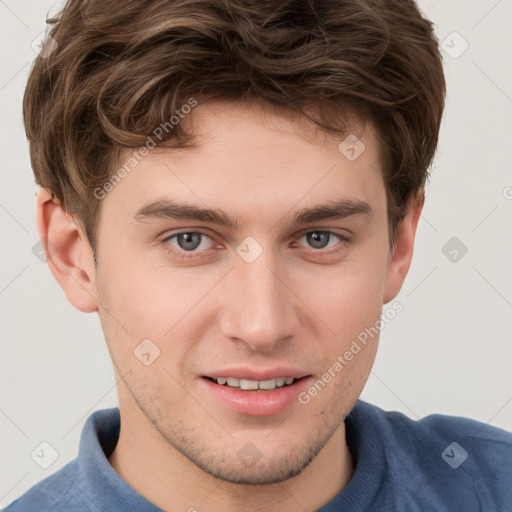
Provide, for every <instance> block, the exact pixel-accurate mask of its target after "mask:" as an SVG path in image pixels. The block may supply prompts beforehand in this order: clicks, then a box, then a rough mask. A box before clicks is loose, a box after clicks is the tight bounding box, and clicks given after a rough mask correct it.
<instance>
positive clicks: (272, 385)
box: [204, 375, 308, 391]
mask: <svg viewBox="0 0 512 512" xmlns="http://www.w3.org/2000/svg"><path fill="white" fill-rule="evenodd" d="M306 377H308V375H306V376H305V377H299V378H295V377H276V378H273V379H266V380H249V379H237V378H236V377H216V378H214V377H204V378H205V379H207V380H209V381H210V382H213V383H214V384H218V385H219V386H227V387H230V388H235V389H240V390H242V391H272V390H274V389H278V388H284V387H288V386H292V385H293V384H295V382H297V381H299V380H302V379H305V378H306Z"/></svg>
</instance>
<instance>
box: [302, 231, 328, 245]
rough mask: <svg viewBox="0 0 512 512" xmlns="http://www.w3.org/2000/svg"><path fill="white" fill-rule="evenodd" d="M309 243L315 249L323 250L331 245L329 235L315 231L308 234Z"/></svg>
mask: <svg viewBox="0 0 512 512" xmlns="http://www.w3.org/2000/svg"><path fill="white" fill-rule="evenodd" d="M307 237H308V243H310V244H311V245H312V246H313V247H314V248H315V249H322V248H323V247H325V246H326V245H327V244H328V243H329V233H327V232H325V231H314V232H312V233H308V235H307Z"/></svg>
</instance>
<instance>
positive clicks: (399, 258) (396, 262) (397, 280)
mask: <svg viewBox="0 0 512 512" xmlns="http://www.w3.org/2000/svg"><path fill="white" fill-rule="evenodd" d="M424 202H425V195H424V193H423V190H420V191H418V192H417V194H416V196H414V197H413V198H412V199H411V200H410V201H409V204H408V205H407V214H406V215H405V217H404V218H403V219H402V221H401V222H400V224H399V225H398V227H397V232H396V242H395V246H394V248H393V251H392V252H391V254H390V258H389V263H388V269H387V273H386V286H385V289H384V304H387V303H388V302H390V301H392V300H393V299H394V298H395V297H396V296H397V295H398V292H399V291H400V289H401V288H402V285H403V283H404V280H405V277H406V276H407V272H409V267H410V266H411V261H412V254H413V251H414V240H415V237H416V228H417V227H418V221H419V219H420V215H421V210H422V208H423V204H424Z"/></svg>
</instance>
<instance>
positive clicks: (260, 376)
mask: <svg viewBox="0 0 512 512" xmlns="http://www.w3.org/2000/svg"><path fill="white" fill-rule="evenodd" d="M308 375H310V374H309V373H307V372H304V371H302V370H298V369H297V368H290V367H285V366H280V367H278V368H268V369H265V370H263V369H262V370H256V369H254V368H226V369H224V370H218V371H212V372H210V373H208V375H204V376H205V377H210V378H212V379H217V378H218V377H234V378H235V379H246V380H258V381H261V380H271V379H276V378H277V377H288V378H289V377H293V378H294V379H301V378H302V377H307V376H308Z"/></svg>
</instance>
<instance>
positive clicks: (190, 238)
mask: <svg viewBox="0 0 512 512" xmlns="http://www.w3.org/2000/svg"><path fill="white" fill-rule="evenodd" d="M200 237H201V234H200V233H180V234H179V235H178V245H179V246H180V247H181V248H182V249H184V250H193V249H196V248H197V247H198V246H199V243H200V242H201V240H200ZM181 242H184V243H181Z"/></svg>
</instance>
